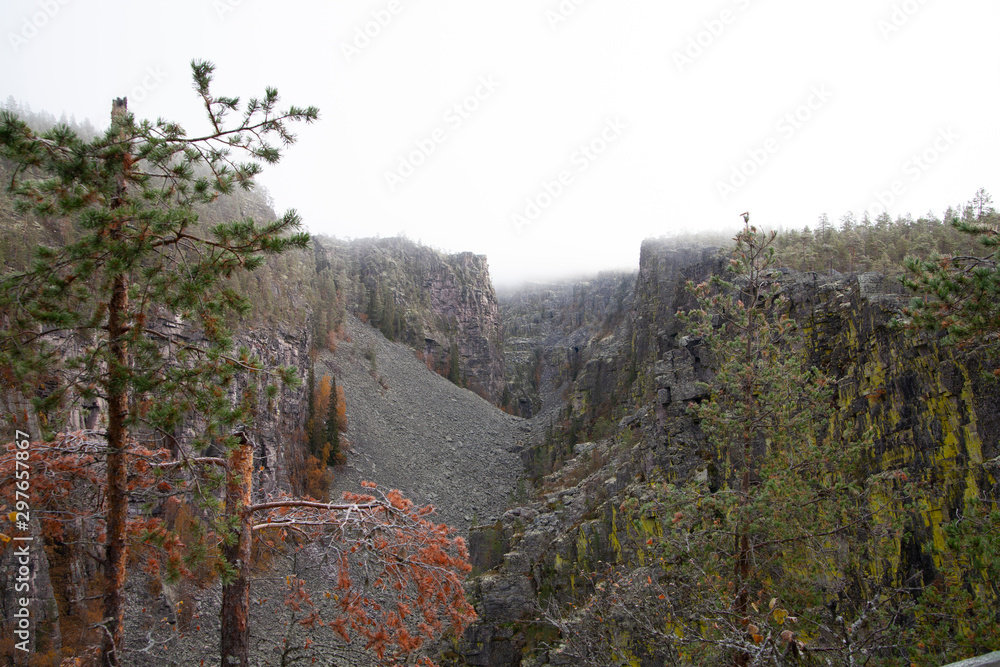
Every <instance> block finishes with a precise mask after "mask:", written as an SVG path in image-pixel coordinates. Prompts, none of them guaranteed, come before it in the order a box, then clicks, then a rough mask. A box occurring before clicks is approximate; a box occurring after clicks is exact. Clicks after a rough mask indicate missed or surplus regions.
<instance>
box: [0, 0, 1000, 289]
mask: <svg viewBox="0 0 1000 667" xmlns="http://www.w3.org/2000/svg"><path fill="white" fill-rule="evenodd" d="M379 19H381V24H382V25H380V24H379V22H378V21H379ZM998 27H1000V2H997V0H921V1H918V0H905V1H903V0H839V1H837V2H833V1H826V2H816V1H814V0H716V1H700V0H699V1H695V0H614V1H612V0H561V1H560V0H503V1H500V0H493V1H487V0H392V1H390V0H365V1H361V0H343V1H340V2H306V1H298V2H296V1H294V0H291V1H286V2H282V3H277V2H266V1H265V0H197V1H195V0H175V1H173V2H169V3H167V2H149V1H147V0H130V1H129V2H125V1H124V0H101V1H100V2H97V1H96V0H2V5H0V32H2V37H3V43H2V44H0V101H2V100H3V99H6V98H7V96H8V95H13V96H14V97H15V98H16V99H18V100H20V101H22V102H27V103H29V104H30V105H31V107H32V109H33V110H36V111H37V110H42V109H44V110H47V111H50V112H52V113H54V114H55V115H56V116H58V115H59V114H60V113H62V112H65V113H66V114H67V115H69V114H73V115H75V117H76V119H77V120H82V119H83V118H90V119H91V120H92V122H94V124H95V125H98V126H101V127H103V126H105V125H106V120H105V119H106V118H107V116H108V113H109V111H110V102H111V99H112V98H113V97H116V96H128V97H129V108H130V109H131V110H132V111H134V112H135V113H136V115H137V116H138V117H149V118H155V117H157V116H162V117H165V118H168V119H170V120H176V121H179V122H181V123H182V124H183V125H184V126H185V127H186V128H187V129H188V130H189V132H192V133H194V132H196V131H198V129H203V128H204V124H203V120H202V117H201V115H200V113H201V112H200V109H199V107H198V103H197V100H196V98H195V96H194V94H193V91H192V88H191V83H190V69H189V63H190V61H191V60H192V59H194V58H201V59H207V60H211V61H213V62H214V63H215V64H216V65H217V76H216V82H215V86H214V90H215V92H216V93H218V94H227V95H240V96H242V97H244V98H246V97H249V96H252V95H257V94H260V93H261V92H262V91H263V88H264V86H266V85H272V86H275V87H277V88H278V90H279V92H280V93H281V96H282V100H283V102H284V103H294V104H302V105H305V104H315V105H317V106H319V107H320V110H321V121H320V122H319V123H318V124H316V125H313V126H308V127H306V126H303V127H301V128H299V130H298V135H299V143H298V144H297V145H296V146H295V147H294V148H293V149H292V150H290V151H288V153H287V154H286V156H285V158H284V159H283V161H282V162H281V163H280V164H279V165H277V166H275V167H270V168H268V169H267V170H266V171H265V173H264V175H263V176H262V178H261V181H262V183H263V184H264V185H265V186H266V187H267V188H268V190H269V191H270V192H271V194H272V196H273V197H274V199H275V200H276V205H277V208H278V209H279V212H280V211H281V210H284V209H286V208H296V209H298V210H299V212H300V213H301V214H302V216H303V218H304V220H305V223H306V225H307V226H308V228H309V230H310V231H311V232H313V233H318V234H328V235H334V236H338V237H364V236H374V235H382V236H392V235H395V234H397V233H400V232H402V233H405V234H406V235H407V236H409V237H410V238H411V239H414V240H420V241H422V242H423V243H425V244H429V245H433V246H436V247H439V248H442V249H445V250H448V251H462V250H472V251H475V252H477V253H484V254H486V255H488V256H489V261H490V266H491V271H492V273H493V276H494V279H495V281H496V282H497V283H498V284H509V283H512V282H515V281H517V280H520V279H542V278H547V277H552V276H555V275H559V274H568V273H573V274H581V273H589V272H593V271H597V270H600V269H606V268H619V267H625V268H634V267H635V266H637V261H638V254H639V245H640V243H641V241H642V239H643V238H647V237H650V236H659V235H663V234H671V233H679V232H689V231H697V230H700V229H719V228H730V227H732V228H735V227H736V226H737V224H738V223H739V219H738V215H739V214H740V213H741V212H743V211H744V210H750V211H751V214H752V216H753V221H754V222H757V223H760V224H765V225H768V226H779V225H781V226H784V227H786V228H787V227H797V228H800V227H802V226H804V225H815V222H816V220H817V218H818V217H819V216H820V214H822V213H828V214H829V216H830V218H831V220H834V221H836V220H837V219H838V218H840V216H842V215H843V214H844V213H845V212H847V211H854V212H856V213H857V214H858V215H860V214H861V213H862V212H863V211H864V210H865V209H868V208H870V209H871V210H872V211H873V212H877V211H878V209H877V208H876V207H877V205H878V197H879V195H880V194H881V196H882V198H883V200H884V201H886V202H888V201H889V199H890V198H891V199H892V201H891V203H890V204H889V206H888V209H889V212H890V214H891V215H893V217H895V216H896V215H899V214H906V213H911V214H913V215H914V217H918V216H920V215H923V214H924V213H926V212H928V211H933V212H935V213H936V214H937V215H939V216H940V215H941V214H942V213H943V210H944V208H945V207H946V206H947V205H949V204H956V205H957V204H961V203H963V202H965V201H967V200H968V199H970V198H971V197H972V195H973V193H974V192H975V190H976V189H977V188H979V187H986V188H987V189H988V190H990V191H991V192H992V193H993V194H994V195H995V196H997V197H998V199H1000V175H998V173H997V168H996V156H997V155H998V153H1000V151H998V148H1000V122H998V120H997V110H996V106H997V102H1000V95H998V88H997V83H998V79H997V76H998V73H1000V52H998V51H997V49H996V34H997V29H998ZM366 32H367V33H368V35H365V34H364V33H366ZM359 35H361V36H359ZM455 105H460V106H459V109H460V110H461V111H459V110H456V109H455ZM789 114H791V115H789ZM420 146H423V151H422V153H430V154H429V155H424V154H422V153H421V152H420V148H419V147H420ZM430 148H433V150H432V151H431V150H430ZM583 148H587V150H586V151H585V150H582V149H583ZM415 151H418V152H417V153H414V152H415ZM915 158H916V159H915ZM754 159H756V162H754V161H752V160H754ZM401 162H402V163H405V165H404V166H402V167H401ZM417 163H419V164H417ZM758 163H760V164H758ZM414 165H416V166H414ZM409 167H414V168H413V170H412V173H410V172H409V170H408V168H409ZM387 174H395V177H387ZM722 184H725V185H727V186H728V187H730V188H732V189H731V190H726V191H725V192H723V191H722V190H724V189H725V188H722V187H720V185H722ZM894 186H895V189H896V192H895V193H892V189H893V187H894ZM531 204H534V206H536V207H537V208H533V207H532V206H531ZM515 216H521V217H515Z"/></svg>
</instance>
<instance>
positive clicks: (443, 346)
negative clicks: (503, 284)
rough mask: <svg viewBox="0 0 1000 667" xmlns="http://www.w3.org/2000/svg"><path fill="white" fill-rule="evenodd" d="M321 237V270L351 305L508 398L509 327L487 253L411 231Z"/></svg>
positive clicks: (466, 382)
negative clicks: (440, 245) (447, 249)
mask: <svg viewBox="0 0 1000 667" xmlns="http://www.w3.org/2000/svg"><path fill="white" fill-rule="evenodd" d="M315 245H316V266H317V271H318V273H319V274H320V275H321V276H324V275H326V276H329V278H330V279H331V280H333V282H334V283H335V284H336V290H337V292H338V294H339V296H340V298H341V299H343V302H344V304H345V306H346V308H347V309H348V310H350V311H352V312H353V313H355V314H356V315H359V316H361V317H363V318H364V319H366V320H367V321H368V322H369V323H371V324H372V325H373V326H375V327H376V328H378V329H379V330H381V331H382V333H384V334H385V335H386V336H387V337H388V338H390V339H391V340H395V341H399V342H403V343H405V344H407V345H409V346H410V347H411V348H413V349H414V350H415V351H416V352H417V353H418V355H419V356H420V357H421V358H422V359H423V360H424V362H425V363H426V364H427V366H428V368H431V369H432V370H435V371H437V372H438V373H440V374H441V375H444V376H446V377H450V379H452V380H453V381H454V382H456V384H460V385H461V386H464V387H467V388H469V389H472V390H473V391H475V392H476V393H478V394H480V395H481V396H483V397H484V398H486V399H487V400H489V401H491V402H493V403H494V404H499V403H500V402H501V400H502V397H503V392H504V356H503V330H502V327H501V322H500V309H499V305H498V302H497V298H496V293H495V292H494V290H493V283H492V281H491V280H490V274H489V267H488V265H487V263H486V257H485V256H483V255H475V254H473V253H470V252H463V253H458V254H452V255H447V254H444V253H441V252H438V251H437V250H434V249H432V248H429V247H427V246H422V245H418V244H416V243H413V242H411V241H408V240H406V239H404V238H387V239H359V240H355V241H338V240H334V239H327V238H317V239H315ZM453 356H457V358H456V359H455V360H453V359H452V357H453Z"/></svg>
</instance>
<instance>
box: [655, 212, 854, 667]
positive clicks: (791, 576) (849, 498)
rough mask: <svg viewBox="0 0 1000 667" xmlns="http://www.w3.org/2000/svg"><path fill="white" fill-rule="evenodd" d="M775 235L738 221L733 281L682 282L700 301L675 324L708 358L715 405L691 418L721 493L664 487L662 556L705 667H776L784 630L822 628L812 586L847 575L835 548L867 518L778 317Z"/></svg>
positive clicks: (790, 645)
mask: <svg viewBox="0 0 1000 667" xmlns="http://www.w3.org/2000/svg"><path fill="white" fill-rule="evenodd" d="M774 238H775V234H774V233H771V234H765V233H763V232H759V231H758V230H757V229H756V228H754V227H753V226H749V225H747V226H746V227H745V228H744V229H743V231H741V232H740V233H739V234H738V235H737V236H736V239H735V240H736V248H735V250H734V253H733V256H732V258H731V260H730V264H729V278H728V279H722V278H720V277H715V278H714V279H713V280H712V281H711V282H710V283H706V284H703V285H700V286H697V287H694V286H691V287H692V288H693V289H694V290H695V294H696V296H697V298H698V302H699V306H698V308H696V309H695V310H693V311H691V312H689V313H687V314H684V315H682V319H683V320H684V321H686V322H687V323H688V325H689V327H690V328H691V332H692V334H693V336H694V337H697V338H701V339H702V340H703V341H704V343H705V344H706V346H707V349H708V352H709V353H710V354H711V356H712V357H713V358H714V359H715V365H714V370H715V375H714V378H713V380H712V382H711V385H710V388H711V395H710V398H709V399H708V400H705V401H703V402H701V403H699V404H697V405H693V406H692V407H691V411H692V413H693V415H694V416H695V417H696V419H697V420H698V422H699V423H700V425H701V429H702V431H703V432H704V433H705V436H706V438H707V439H708V442H709V443H711V444H712V445H713V448H714V449H715V450H716V451H718V452H719V458H720V461H721V465H722V472H721V478H720V479H719V480H718V481H717V482H716V483H718V484H720V485H721V488H719V489H718V490H716V491H712V490H711V489H710V488H709V487H708V485H707V484H694V485H687V486H681V487H668V488H667V489H666V493H665V495H664V502H665V504H666V505H667V506H668V507H669V508H671V509H672V510H673V512H671V511H668V512H666V514H667V515H668V516H669V515H670V514H671V513H672V514H673V519H672V526H673V530H671V531H670V532H669V533H667V534H666V536H665V539H664V542H663V553H664V558H665V560H666V561H667V562H672V563H676V564H677V565H678V566H677V567H676V569H674V571H673V575H672V576H674V577H676V578H677V579H679V580H682V581H685V582H686V583H685V584H684V586H686V587H687V588H686V592H685V593H684V594H683V595H677V594H676V592H675V593H674V595H675V598H674V599H673V600H672V603H671V604H672V612H671V615H674V614H676V616H675V618H674V619H673V622H676V627H677V628H678V631H679V632H678V634H679V635H683V638H684V639H682V640H681V643H684V644H686V645H687V646H688V649H687V650H689V651H690V654H691V655H692V656H695V657H697V658H698V660H701V661H703V662H701V664H707V662H711V661H714V660H721V659H722V657H723V656H724V655H725V654H727V653H728V654H729V656H730V658H729V659H730V660H731V661H732V664H734V665H749V664H763V663H764V662H768V663H775V664H777V663H778V662H779V661H780V660H781V659H782V656H786V657H787V656H789V655H797V654H798V653H799V652H801V651H802V650H803V649H805V648H806V646H805V644H804V643H803V639H804V638H803V637H799V635H798V634H797V633H798V630H797V629H796V628H795V627H791V625H790V623H786V621H787V619H789V618H793V619H800V620H802V621H807V620H808V623H814V622H818V621H819V619H820V617H821V616H822V614H823V612H824V611H825V609H824V603H825V601H826V600H825V596H824V593H823V590H822V589H821V588H820V587H819V586H818V585H817V582H821V581H822V582H829V585H834V586H835V585H836V584H834V582H836V581H838V580H841V579H842V578H843V577H844V576H845V574H846V572H847V570H848V569H849V568H850V567H851V562H850V561H845V560H844V555H845V553H846V554H849V553H850V550H849V549H847V550H845V549H843V545H844V543H845V542H846V540H847V539H848V538H849V537H851V536H852V535H853V536H854V537H857V535H858V534H859V533H860V532H861V530H860V529H861V527H862V526H863V525H865V521H866V519H867V517H866V515H865V513H864V512H863V511H862V508H863V506H864V503H863V502H862V498H861V497H860V494H861V490H860V489H858V488H855V487H854V486H852V484H851V480H852V471H853V470H854V469H855V466H856V456H857V455H858V453H859V450H858V449H857V448H855V447H845V446H843V445H842V443H837V442H834V441H832V439H831V438H830V437H829V434H828V433H826V429H825V427H826V424H828V422H829V419H830V416H831V410H832V402H831V384H830V381H829V379H828V378H826V377H825V376H824V375H823V374H822V373H820V372H818V371H817V370H816V369H814V368H811V367H809V365H808V363H807V360H806V356H805V345H804V341H803V340H802V336H801V333H800V332H799V330H798V326H797V325H796V323H795V321H794V320H792V319H791V318H789V317H788V315H787V313H786V312H785V306H786V304H785V303H784V297H783V296H782V295H781V286H780V284H779V282H778V280H779V278H780V274H779V273H778V272H776V271H774V270H773V262H774V250H773V248H772V244H773V242H774ZM850 531H854V532H853V533H850ZM692 585H695V586H694V587H693V588H692ZM807 634H808V633H807Z"/></svg>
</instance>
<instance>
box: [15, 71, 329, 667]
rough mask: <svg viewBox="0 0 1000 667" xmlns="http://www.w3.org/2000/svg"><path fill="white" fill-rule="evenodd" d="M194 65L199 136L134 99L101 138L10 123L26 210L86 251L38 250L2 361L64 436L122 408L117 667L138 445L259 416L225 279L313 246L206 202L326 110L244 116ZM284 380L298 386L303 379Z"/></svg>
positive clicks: (108, 575) (290, 218) (116, 497)
mask: <svg viewBox="0 0 1000 667" xmlns="http://www.w3.org/2000/svg"><path fill="white" fill-rule="evenodd" d="M191 68H192V74H193V78H194V84H195V89H196V91H197V94H198V96H199V97H200V98H201V102H202V103H203V105H204V107H205V109H206V111H207V114H208V121H209V129H208V130H207V132H206V133H205V134H203V135H200V136H194V137H192V136H189V135H188V134H187V133H186V132H185V131H184V129H182V128H181V127H180V126H179V125H177V124H175V123H170V122H167V121H164V120H157V121H156V122H155V123H153V122H149V121H137V120H136V119H135V118H134V117H133V116H132V114H130V113H129V112H128V110H127V106H126V104H127V103H126V100H124V99H120V100H115V102H114V104H113V108H112V122H111V127H110V129H109V130H108V131H107V132H106V133H105V134H104V135H103V136H100V137H98V138H96V139H93V140H91V141H85V140H83V139H81V138H80V137H79V136H77V134H76V133H75V132H73V131H72V130H71V129H69V128H68V127H66V126H59V125H57V126H55V127H54V128H52V129H51V130H48V131H47V132H44V133H43V134H41V135H38V134H36V133H35V132H33V131H32V130H31V129H30V128H29V127H28V126H27V125H26V124H25V123H24V122H23V121H21V120H20V119H19V118H18V117H17V116H16V115H14V114H12V113H10V112H8V111H2V112H0V156H2V157H4V158H5V159H7V160H10V161H11V162H13V163H14V164H15V165H16V166H17V169H16V172H15V177H14V181H13V184H12V190H13V192H14V194H15V195H16V196H17V197H18V200H19V201H18V206H19V209H20V210H22V211H28V210H30V211H33V212H35V213H36V214H38V215H42V216H48V215H60V216H75V218H76V221H77V224H78V226H79V238H78V239H77V240H76V241H74V242H72V243H70V244H68V245H66V246H64V247H62V248H47V247H40V248H38V250H37V251H36V261H35V263H34V264H33V265H32V266H31V268H30V269H29V270H27V271H24V272H19V273H16V274H13V275H8V276H5V277H4V278H3V280H2V285H0V311H2V312H3V313H4V315H5V322H7V323H9V325H8V326H5V327H4V330H3V331H2V332H0V365H3V366H6V367H8V368H9V369H11V370H12V371H13V374H14V376H15V377H16V379H17V381H18V383H19V385H20V387H21V388H22V390H23V391H24V392H25V393H26V394H28V395H32V396H36V397H37V398H36V400H35V402H34V403H35V408H36V409H37V411H38V412H39V413H40V414H42V415H47V416H48V417H49V418H50V419H51V421H49V424H50V425H54V424H55V420H56V416H57V414H58V412H59V410H60V409H68V408H71V407H72V406H73V405H76V404H80V403H81V402H91V401H93V400H95V399H96V398H98V397H100V398H103V399H104V400H105V401H106V402H107V404H108V417H107V419H108V423H107V429H106V439H107V456H106V467H107V491H106V493H107V519H106V544H105V549H106V554H105V586H106V589H105V595H104V614H103V617H104V619H105V620H104V622H103V623H104V636H105V641H104V646H103V649H102V656H103V657H102V660H103V664H105V665H120V664H122V658H121V647H122V639H123V614H124V585H125V574H126V572H125V567H126V564H127V561H128V536H127V535H126V523H127V518H128V498H127V486H126V483H127V476H128V472H129V457H130V449H131V447H133V444H132V443H133V441H134V439H135V437H136V436H137V435H138V434H140V433H144V434H146V436H147V437H152V438H154V439H155V440H159V441H161V442H166V443H168V444H170V445H172V446H176V443H175V442H174V440H173V438H174V433H175V431H176V429H177V427H178V426H179V425H180V424H181V422H182V421H183V420H185V419H190V418H192V416H193V415H198V417H199V418H200V419H201V420H203V422H204V428H202V429H200V434H199V436H198V437H197V438H196V439H195V441H194V443H192V444H193V445H194V447H195V448H197V449H200V448H204V447H206V446H208V445H209V444H212V443H214V442H218V441H220V440H221V439H222V438H224V437H225V436H227V435H228V434H229V432H230V430H231V429H232V428H233V427H234V426H235V425H237V424H239V423H242V422H245V421H247V420H248V418H249V417H250V415H251V409H252V408H251V405H250V404H249V402H248V401H239V402H237V403H236V405H234V404H233V402H232V399H231V397H230V396H229V395H228V389H229V388H230V387H232V385H233V381H234V378H235V377H236V375H237V374H239V373H242V372H247V371H250V372H257V371H261V370H263V368H262V366H261V364H260V363H259V362H258V361H257V360H255V359H253V358H251V357H250V355H249V353H248V352H247V351H246V350H233V349H232V347H233V345H232V337H231V334H230V332H229V331H228V329H227V327H226V322H227V318H228V317H229V316H230V314H233V313H235V314H239V313H245V312H246V311H247V310H248V309H249V307H250V304H249V303H247V301H246V299H244V298H243V297H242V296H241V295H240V294H238V293H236V292H235V291H234V290H233V289H231V288H230V287H228V286H227V284H226V280H227V279H228V278H229V277H231V276H232V275H233V274H234V273H235V272H238V271H243V270H253V269H255V268H257V267H258V266H260V265H261V263H262V262H263V261H264V257H265V256H266V255H270V254H275V253H281V252H283V251H285V250H288V249H290V248H304V247H305V246H306V245H307V244H308V242H309V237H308V235H307V234H305V233H302V232H300V231H299V226H300V221H299V217H298V216H297V215H296V214H295V212H294V211H289V212H288V213H286V214H284V215H283V216H281V217H280V218H279V219H277V220H275V221H273V222H265V223H263V224H258V223H257V222H255V221H254V220H252V219H242V220H233V221H230V222H225V223H222V224H218V225H214V226H212V227H211V228H206V227H205V226H204V225H200V224H199V221H198V215H197V213H196V211H195V206H196V205H197V204H205V203H209V202H212V201H213V200H215V199H216V198H217V197H218V196H219V195H225V194H230V193H232V192H234V191H235V189H236V188H244V189H249V188H252V187H253V184H254V177H255V176H256V175H257V174H258V173H259V172H260V171H261V168H262V164H274V163H276V162H277V161H278V160H279V159H280V156H281V146H282V145H283V146H287V145H289V144H291V143H292V142H293V141H294V140H295V137H294V135H293V134H292V133H291V132H290V131H289V126H290V124H291V123H295V122H306V123H309V122H312V121H314V120H316V119H317V117H318V110H317V109H316V108H315V107H308V108H299V107H294V106H293V107H291V108H289V109H288V110H286V111H281V110H279V109H278V107H277V104H278V93H277V91H276V90H274V89H273V88H268V89H267V90H266V92H265V94H264V96H263V97H261V98H253V99H250V100H249V101H247V102H246V104H244V105H241V103H240V100H239V99H238V98H235V97H224V96H216V95H214V94H213V93H212V92H211V90H210V84H211V80H212V75H213V71H214V66H213V65H212V64H211V63H208V62H200V61H195V62H193V63H192V65H191ZM231 114H233V115H236V117H237V118H236V120H235V122H232V123H229V120H230V118H229V116H230V115H231ZM275 140H276V141H277V142H278V144H279V145H273V144H272V143H271V142H272V141H275ZM164 316H176V317H179V318H181V319H182V320H183V321H184V322H185V323H187V324H188V325H190V326H195V327H197V329H198V330H199V331H200V334H201V336H200V339H198V340H196V341H193V340H191V339H189V338H181V337H176V336H174V335H172V334H171V333H169V330H167V329H164V328H162V327H158V326H156V324H157V320H158V319H159V318H161V317H164ZM66 334H71V335H66ZM280 375H281V376H282V379H284V380H286V381H291V380H292V378H293V377H294V374H293V372H292V371H291V369H281V371H280ZM53 380H55V383H53ZM43 387H44V390H43V389H42V388H43ZM229 440H232V439H229Z"/></svg>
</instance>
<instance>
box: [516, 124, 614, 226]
mask: <svg viewBox="0 0 1000 667" xmlns="http://www.w3.org/2000/svg"><path fill="white" fill-rule="evenodd" d="M627 129H628V125H626V124H625V123H624V121H622V119H621V118H620V117H618V116H615V117H614V118H608V119H606V120H605V121H604V127H602V128H601V130H600V132H598V134H597V135H596V136H594V137H593V138H591V139H590V140H588V141H586V142H584V143H582V144H580V145H579V146H578V147H577V148H576V150H575V151H574V152H573V154H572V155H571V156H570V158H569V164H568V165H567V167H566V168H564V169H561V170H559V172H557V173H556V175H555V176H553V177H552V179H551V180H548V179H546V180H543V181H542V183H541V186H540V187H539V188H538V190H537V191H536V192H535V193H534V194H532V195H529V196H528V197H527V198H526V199H525V201H524V207H523V208H522V209H521V210H519V211H515V212H514V213H512V214H511V216H510V220H511V222H512V223H513V224H514V229H515V231H517V233H518V234H521V233H523V232H524V229H525V227H527V226H528V225H530V224H532V223H533V222H535V221H537V220H538V219H539V218H540V217H541V216H542V213H544V212H545V211H546V210H548V208H549V207H551V206H552V205H553V204H554V203H555V202H556V200H557V199H559V198H560V197H561V196H563V194H565V192H566V190H567V189H568V188H569V187H570V186H572V185H573V183H574V182H575V180H576V177H577V175H578V174H582V173H583V172H585V171H587V170H588V169H589V168H590V166H591V165H592V164H593V163H594V162H595V161H596V160H597V159H598V158H600V157H601V156H602V155H604V154H605V153H607V152H608V150H609V149H610V148H611V146H612V145H613V144H615V143H617V142H618V141H619V140H620V139H621V137H622V134H623V133H624V132H625V130H627Z"/></svg>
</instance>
